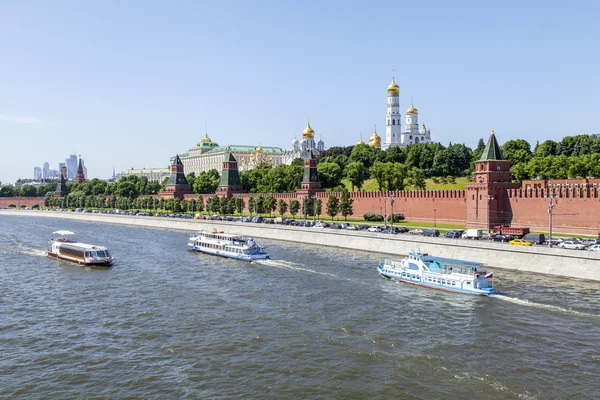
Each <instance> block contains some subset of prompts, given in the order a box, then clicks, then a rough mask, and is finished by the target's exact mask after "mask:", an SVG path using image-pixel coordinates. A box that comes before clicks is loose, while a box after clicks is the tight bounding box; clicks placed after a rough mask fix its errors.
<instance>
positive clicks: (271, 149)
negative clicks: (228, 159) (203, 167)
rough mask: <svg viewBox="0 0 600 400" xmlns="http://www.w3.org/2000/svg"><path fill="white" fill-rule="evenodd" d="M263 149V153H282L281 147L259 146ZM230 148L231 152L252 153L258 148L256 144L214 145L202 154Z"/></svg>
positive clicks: (219, 151)
mask: <svg viewBox="0 0 600 400" xmlns="http://www.w3.org/2000/svg"><path fill="white" fill-rule="evenodd" d="M260 147H261V148H262V150H263V152H264V153H269V154H274V153H283V152H284V151H283V149H282V148H281V147H263V146H260ZM228 148H229V149H230V150H231V151H232V152H234V153H236V152H237V153H244V152H246V153H253V152H255V151H256V149H257V148H258V146H240V145H231V146H216V147H213V148H212V149H210V150H209V151H207V152H205V153H204V154H208V153H221V152H224V151H227V149H228Z"/></svg>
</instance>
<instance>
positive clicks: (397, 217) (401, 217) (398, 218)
mask: <svg viewBox="0 0 600 400" xmlns="http://www.w3.org/2000/svg"><path fill="white" fill-rule="evenodd" d="M387 220H388V222H392V216H391V215H388V217H387ZM399 221H404V214H402V213H394V222H399Z"/></svg>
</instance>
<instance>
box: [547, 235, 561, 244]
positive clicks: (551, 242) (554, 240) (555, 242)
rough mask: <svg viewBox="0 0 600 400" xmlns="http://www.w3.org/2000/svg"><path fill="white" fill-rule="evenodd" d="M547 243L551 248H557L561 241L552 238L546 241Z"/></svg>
mask: <svg viewBox="0 0 600 400" xmlns="http://www.w3.org/2000/svg"><path fill="white" fill-rule="evenodd" d="M548 242H550V244H551V245H553V246H558V245H559V244H560V243H562V242H563V240H562V239H561V238H557V237H553V238H552V239H548Z"/></svg>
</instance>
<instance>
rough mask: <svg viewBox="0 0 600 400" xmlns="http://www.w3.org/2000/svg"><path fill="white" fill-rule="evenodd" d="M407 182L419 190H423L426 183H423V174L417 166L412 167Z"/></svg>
mask: <svg viewBox="0 0 600 400" xmlns="http://www.w3.org/2000/svg"><path fill="white" fill-rule="evenodd" d="M406 180H407V183H408V184H409V185H411V186H413V187H414V188H416V189H419V190H425V188H426V187H427V185H426V184H425V174H424V173H423V171H422V170H421V169H419V168H413V169H412V170H411V171H410V172H409V173H408V177H407V179H406Z"/></svg>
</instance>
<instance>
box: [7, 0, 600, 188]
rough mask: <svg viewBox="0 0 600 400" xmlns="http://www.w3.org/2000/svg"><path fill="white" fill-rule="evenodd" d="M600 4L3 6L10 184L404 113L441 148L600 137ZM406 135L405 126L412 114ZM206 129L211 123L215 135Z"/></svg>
mask: <svg viewBox="0 0 600 400" xmlns="http://www.w3.org/2000/svg"><path fill="white" fill-rule="evenodd" d="M598 15H600V2H598V1H577V0H574V1H571V2H564V1H553V0H545V1H534V0H531V1H523V0H520V1H512V0H506V1H501V2H499V1H498V2H484V1H460V0H457V1H452V2H449V1H427V0H424V1H418V2H417V1H401V0H394V1H376V0H371V1H368V2H367V1H363V2H357V1H323V0H321V1H312V0H305V1H293V0H289V1H262V0H256V1H237V0H229V1H199V0H198V1H181V0H180V1H177V0H174V1H150V0H139V1H134V0H105V1H66V0H62V1H61V0H57V1H45V0H43V1H42V0H40V1H36V0H29V1H17V0H0V181H1V182H3V183H12V182H14V181H15V180H16V179H17V178H31V177H33V168H34V167H35V166H42V164H43V163H44V162H45V161H48V162H49V163H50V168H52V169H54V168H57V167H58V163H59V162H62V161H64V159H65V158H67V157H68V155H69V154H71V153H75V154H81V156H82V157H83V159H84V160H85V165H86V167H87V169H88V175H89V177H90V178H93V177H98V178H108V177H110V176H111V175H112V170H113V167H114V168H115V169H116V171H117V172H119V171H122V170H126V169H129V168H133V167H135V168H143V167H145V168H149V167H166V166H168V163H169V158H170V157H171V156H174V155H175V154H176V153H184V152H186V151H187V150H188V149H189V148H191V147H193V146H195V144H196V143H197V142H198V141H200V140H201V139H202V137H203V136H204V133H205V131H206V130H207V131H208V135H209V136H210V138H211V139H213V140H214V141H216V142H218V143H219V144H221V145H227V144H245V145H259V144H260V145H262V146H279V147H282V148H284V149H289V148H291V142H292V140H293V139H294V137H298V138H299V137H300V136H301V132H302V130H303V129H304V127H305V125H306V121H307V118H309V119H310V123H311V126H312V127H313V129H314V130H315V132H316V137H317V138H320V137H322V139H323V140H324V141H325V145H326V147H331V146H348V145H353V144H355V143H356V142H357V141H358V140H359V139H360V135H361V133H362V136H363V139H365V140H366V139H368V137H369V136H370V135H371V134H372V132H373V129H374V125H376V126H377V132H378V133H379V135H380V136H381V137H384V133H385V126H384V124H385V113H386V88H387V85H388V84H389V83H390V80H391V75H392V71H394V73H395V76H396V82H397V83H398V84H399V86H400V106H401V110H402V113H403V116H404V111H405V110H406V109H407V108H408V107H409V106H410V103H411V99H414V106H415V107H416V108H417V109H419V122H420V123H421V122H425V124H426V125H427V127H428V128H430V129H431V134H432V139H433V140H434V141H439V142H441V143H442V144H444V145H447V144H448V143H450V142H452V143H465V144H467V145H469V146H471V147H474V146H475V145H476V144H477V141H478V140H479V138H484V139H485V138H487V136H488V135H489V132H490V129H491V128H494V130H495V132H496V136H497V138H498V140H499V141H500V142H501V143H502V142H505V141H507V140H510V139H519V138H521V139H526V140H528V141H529V142H530V143H531V144H532V146H533V145H534V144H535V142H536V141H537V140H539V141H540V142H542V141H544V140H547V139H552V140H561V138H562V137H564V136H568V135H575V134H580V133H600V119H599V111H600V73H599V72H598V71H599V70H600V24H598V23H597V17H598ZM403 125H404V121H403ZM205 127H207V129H206V128H205Z"/></svg>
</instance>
